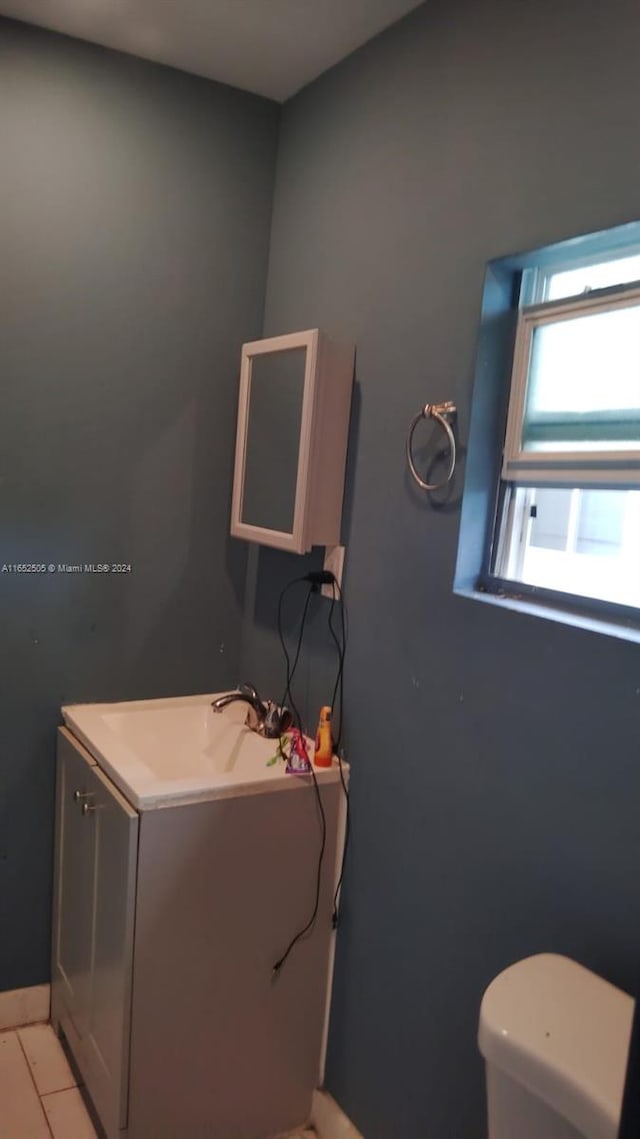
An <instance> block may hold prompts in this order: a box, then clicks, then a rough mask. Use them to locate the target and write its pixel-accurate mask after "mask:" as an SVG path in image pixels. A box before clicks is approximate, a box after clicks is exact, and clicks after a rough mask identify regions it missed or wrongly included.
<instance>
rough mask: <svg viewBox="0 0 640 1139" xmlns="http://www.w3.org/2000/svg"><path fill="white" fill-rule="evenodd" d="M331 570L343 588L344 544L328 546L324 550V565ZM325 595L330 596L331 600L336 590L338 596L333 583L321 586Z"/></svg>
mask: <svg viewBox="0 0 640 1139" xmlns="http://www.w3.org/2000/svg"><path fill="white" fill-rule="evenodd" d="M322 568H323V569H325V570H329V572H330V573H332V574H333V576H334V577H335V579H336V581H337V583H338V585H339V586H340V589H342V571H343V569H344V546H327V548H326V550H325V552H324V565H323V567H322ZM320 592H321V594H322V596H323V597H328V598H329V600H330V601H331V600H332V599H333V597H334V592H335V595H336V598H337V595H338V591H337V589H335V587H334V586H333V585H323V586H321V588H320Z"/></svg>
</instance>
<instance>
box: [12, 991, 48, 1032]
mask: <svg viewBox="0 0 640 1139" xmlns="http://www.w3.org/2000/svg"><path fill="white" fill-rule="evenodd" d="M50 996H51V992H50V988H49V985H34V986H33V987H32V988H30V989H10V990H9V991H8V992H4V993H0V1032H6V1031H7V1030H8V1029H9V1028H19V1027H20V1026H21V1025H23V1024H35V1022H36V1021H39V1020H48V1019H49V1002H50Z"/></svg>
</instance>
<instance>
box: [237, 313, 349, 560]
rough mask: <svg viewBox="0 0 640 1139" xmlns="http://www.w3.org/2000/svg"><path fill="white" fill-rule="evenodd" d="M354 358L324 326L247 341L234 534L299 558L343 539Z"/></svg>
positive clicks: (240, 402)
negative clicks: (342, 523)
mask: <svg viewBox="0 0 640 1139" xmlns="http://www.w3.org/2000/svg"><path fill="white" fill-rule="evenodd" d="M353 364H354V349H353V347H352V346H348V345H344V344H337V343H335V342H334V341H332V340H330V339H329V337H328V336H326V335H325V334H324V333H323V332H321V331H320V330H319V329H317V328H313V329H310V330H309V331H307V332H293V333H290V334H289V335H287V336H274V337H272V338H270V339H268V340H254V341H252V342H251V343H249V344H244V345H243V347H242V360H241V370H240V397H239V402H238V428H237V435H236V460H235V471H234V479H233V499H232V506H231V533H232V534H233V535H234V537H236V538H245V539H246V540H247V541H249V542H258V543H260V544H261V545H265V546H277V547H278V548H279V549H281V550H289V551H291V552H292V553H296V554H304V553H306V552H307V551H308V550H310V549H311V547H312V546H335V545H338V544H339V542H340V525H341V521H342V498H343V493H344V474H345V464H346V457H347V437H348V432H349V413H350V409H351V390H352V386H353Z"/></svg>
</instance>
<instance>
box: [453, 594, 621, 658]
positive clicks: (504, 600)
mask: <svg viewBox="0 0 640 1139" xmlns="http://www.w3.org/2000/svg"><path fill="white" fill-rule="evenodd" d="M515 588H517V587H516V586H514V589H515ZM453 592H454V594H456V596H458V597H467V598H469V599H470V600H472V601H482V602H484V604H485V605H494V606H497V607H498V608H500V609H512V610H514V611H515V612H516V613H525V614H527V616H529V617H542V619H543V620H547V621H559V622H560V624H562V625H570V626H572V627H573V628H577V629H585V630H586V631H587V632H590V633H599V634H600V635H601V636H602V635H604V636H606V637H618V638H619V639H620V640H623V641H633V642H635V643H636V644H640V613H638V618H637V620H634V619H632V618H628V617H621V616H619V615H618V614H616V613H615V607H614V606H609V604H608V603H607V602H606V601H603V602H601V605H602V613H601V615H596V614H594V613H586V612H578V611H574V610H571V609H566V608H563V607H562V606H561V605H559V604H557V603H556V602H553V601H549V600H547V599H546V598H543V597H538V596H533V595H532V596H524V595H521V596H518V595H516V594H515V593H514V594H510V593H506V592H499V593H498V592H495V593H490V592H488V591H486V590H485V589H483V588H478V589H462V588H456V587H455V586H454V589H453Z"/></svg>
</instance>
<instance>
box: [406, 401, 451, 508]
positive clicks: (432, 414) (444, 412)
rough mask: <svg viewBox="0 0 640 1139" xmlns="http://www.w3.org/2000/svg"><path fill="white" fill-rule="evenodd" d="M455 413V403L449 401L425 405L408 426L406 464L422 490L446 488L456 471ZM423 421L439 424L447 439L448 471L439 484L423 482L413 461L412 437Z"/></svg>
mask: <svg viewBox="0 0 640 1139" xmlns="http://www.w3.org/2000/svg"><path fill="white" fill-rule="evenodd" d="M457 412H458V409H457V407H456V405H455V403H452V402H451V400H445V401H444V403H425V405H424V407H422V408H421V409H420V411H419V412H418V414H417V415H414V417H413V419H412V420H411V423H410V424H409V433H408V435H407V446H406V454H407V463H408V464H409V470H410V471H411V475H412V477H413V478H414V480H415V482H417V484H418V486H419V487H420V488H421V489H422V490H439V489H440V488H441V487H443V486H446V485H447V483H448V482H451V479H452V478H453V473H454V471H455V469H456V439H455V435H454V433H453V426H452V424H453V423H455V418H456V415H457ZM423 419H434V420H435V421H436V423H439V424H440V426H441V427H442V430H443V431H444V433H445V435H446V437H447V443H448V446H449V469H448V471H447V474H446V476H445V477H444V479H442V481H441V482H434V483H429V482H425V480H424V479H423V478H421V476H420V475H419V474H418V471H417V470H416V465H415V463H414V461H413V451H412V448H413V435H414V432H415V429H416V427H417V426H418V424H419V423H420V422H421V421H422V420H423Z"/></svg>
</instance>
